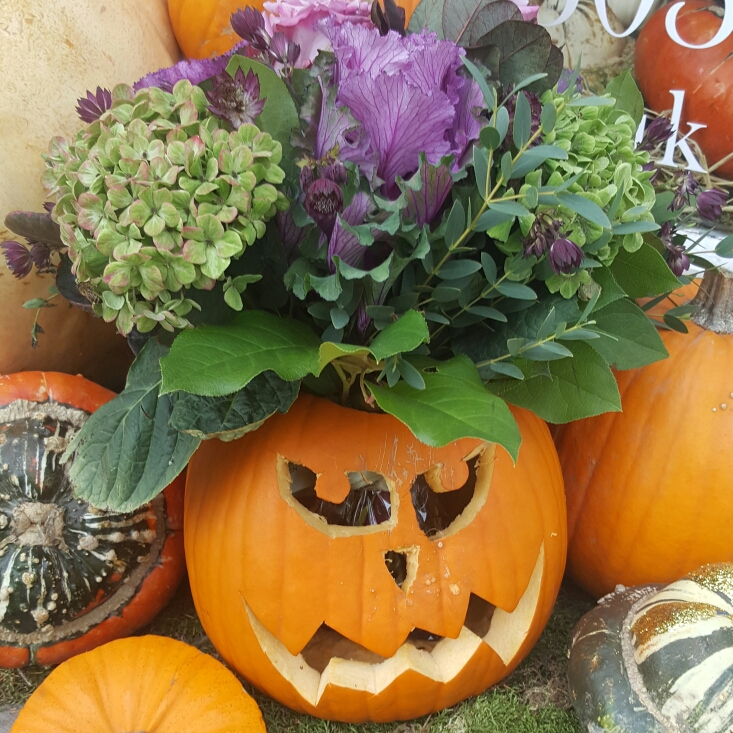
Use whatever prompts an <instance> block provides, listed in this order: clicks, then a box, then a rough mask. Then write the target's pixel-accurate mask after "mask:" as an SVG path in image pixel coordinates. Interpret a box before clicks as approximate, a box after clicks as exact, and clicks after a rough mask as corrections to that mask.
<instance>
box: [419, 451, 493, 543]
mask: <svg viewBox="0 0 733 733" xmlns="http://www.w3.org/2000/svg"><path fill="white" fill-rule="evenodd" d="M480 461H481V456H480V455H479V456H478V457H476V458H475V459H473V460H470V461H467V463H468V479H467V480H466V483H465V484H464V485H463V486H461V487H460V488H459V489H455V490H454V491H445V490H443V488H442V486H441V485H440V469H441V468H442V467H441V466H434V467H433V468H431V469H430V470H429V471H426V472H425V473H421V474H420V475H419V476H418V477H417V478H416V479H415V482H414V483H413V484H412V488H411V489H410V496H411V497H412V506H413V507H414V509H415V514H416V515H417V524H418V526H419V527H420V529H421V530H422V531H423V533H424V534H425V535H426V536H427V537H430V538H431V539H432V538H434V537H437V536H438V535H440V536H445V533H446V531H450V529H451V525H453V523H454V522H455V520H456V519H457V518H458V517H460V516H461V515H462V514H463V512H464V510H465V509H466V507H468V505H469V504H470V503H471V501H472V499H473V498H474V495H475V489H476V474H477V472H478V467H479V463H480ZM472 514H473V513H472ZM456 531H457V530H456ZM450 533H451V534H452V532H450Z"/></svg>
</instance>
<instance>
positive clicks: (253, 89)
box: [206, 68, 266, 130]
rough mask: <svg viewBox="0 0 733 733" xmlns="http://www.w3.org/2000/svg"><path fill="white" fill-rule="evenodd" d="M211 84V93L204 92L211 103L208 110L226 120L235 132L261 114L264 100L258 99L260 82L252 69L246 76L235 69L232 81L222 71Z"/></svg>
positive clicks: (240, 70) (241, 71)
mask: <svg viewBox="0 0 733 733" xmlns="http://www.w3.org/2000/svg"><path fill="white" fill-rule="evenodd" d="M211 82H212V85H213V86H212V88H211V91H208V92H206V98H207V99H208V100H209V102H211V105H210V106H209V110H210V111H211V112H212V113H213V114H215V115H216V116H217V117H221V118H222V119H225V120H227V121H228V122H229V123H230V124H231V126H232V127H233V128H234V129H235V130H237V129H239V128H240V127H241V126H242V125H246V124H251V123H252V122H254V120H255V118H256V117H258V116H259V115H260V113H261V112H262V109H263V107H264V106H265V101H266V100H265V99H260V80H259V77H258V76H257V74H255V73H254V71H252V69H250V70H249V71H248V72H247V76H245V75H244V71H243V70H242V69H241V68H239V69H237V73H236V75H235V76H234V78H233V79H232V77H231V76H230V75H229V74H228V73H227V72H226V71H224V72H222V73H221V74H218V75H217V76H215V77H213V78H212V80H211Z"/></svg>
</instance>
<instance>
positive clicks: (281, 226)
mask: <svg viewBox="0 0 733 733" xmlns="http://www.w3.org/2000/svg"><path fill="white" fill-rule="evenodd" d="M275 223H276V224H277V232H278V234H279V235H280V241H281V242H282V244H283V249H284V250H285V258H286V259H287V261H288V262H292V261H293V260H294V259H295V256H296V254H297V252H298V247H299V245H300V243H301V242H302V241H303V237H304V236H305V230H304V229H301V228H300V227H298V226H296V225H295V222H294V221H293V213H292V211H291V210H290V209H288V210H287V211H278V212H277V214H275Z"/></svg>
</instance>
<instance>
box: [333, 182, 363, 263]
mask: <svg viewBox="0 0 733 733" xmlns="http://www.w3.org/2000/svg"><path fill="white" fill-rule="evenodd" d="M370 207H371V201H370V200H369V196H368V195H367V194H365V193H364V192H362V191H359V192H357V194H356V195H355V196H354V198H353V200H352V201H351V203H350V204H349V205H348V206H347V207H346V208H345V209H344V211H343V213H342V214H340V215H339V216H337V217H336V221H335V223H334V226H333V231H332V232H331V237H330V239H329V242H328V267H329V269H330V270H331V272H336V265H335V264H334V261H333V258H334V257H338V258H339V259H341V260H343V261H344V262H345V263H346V264H347V265H351V266H352V267H358V266H359V265H360V264H361V261H362V259H363V257H364V253H365V251H366V248H365V247H364V246H363V245H361V244H360V243H359V239H358V237H357V236H356V234H354V233H353V232H349V231H347V230H346V229H344V227H343V226H342V223H343V222H346V224H348V225H349V226H352V227H354V226H358V225H359V224H363V223H364V221H365V219H366V215H367V214H368V213H369V209H370Z"/></svg>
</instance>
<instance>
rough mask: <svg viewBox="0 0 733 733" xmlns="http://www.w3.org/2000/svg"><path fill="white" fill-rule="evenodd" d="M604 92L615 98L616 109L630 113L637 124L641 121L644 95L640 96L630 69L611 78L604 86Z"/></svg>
mask: <svg viewBox="0 0 733 733" xmlns="http://www.w3.org/2000/svg"><path fill="white" fill-rule="evenodd" d="M606 94H610V95H611V96H612V97H613V98H614V99H615V100H616V109H619V110H621V111H622V112H627V113H628V114H630V115H631V117H632V119H633V120H634V122H636V124H637V125H638V124H639V123H640V122H641V118H642V117H643V116H644V97H642V96H641V92H640V91H639V87H638V86H636V82H635V81H634V77H633V76H632V75H631V71H628V70H627V71H624V72H623V74H620V75H619V76H617V77H615V78H613V79H611V81H609V82H608V86H607V87H606Z"/></svg>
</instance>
